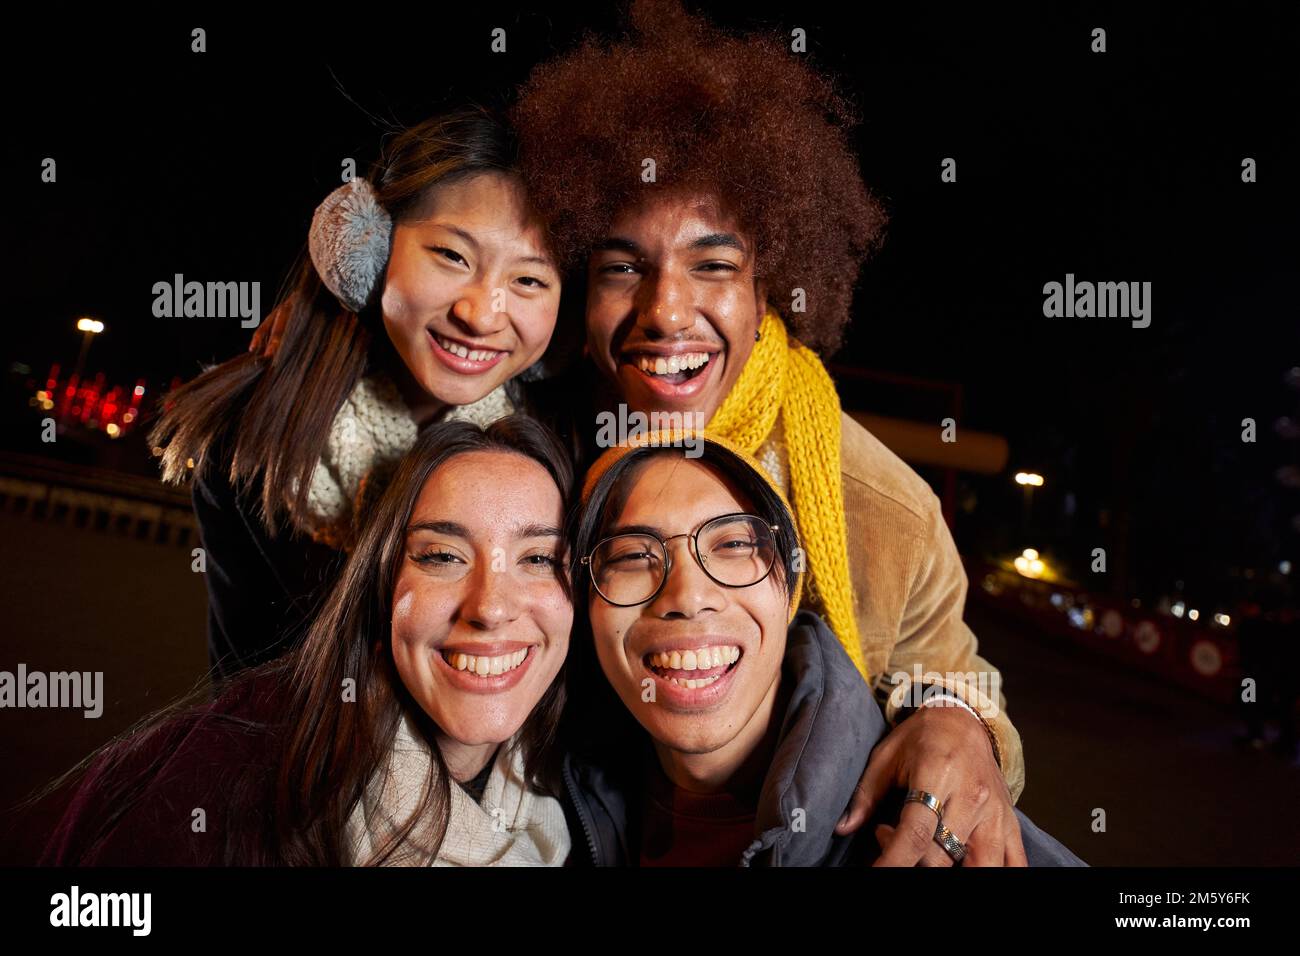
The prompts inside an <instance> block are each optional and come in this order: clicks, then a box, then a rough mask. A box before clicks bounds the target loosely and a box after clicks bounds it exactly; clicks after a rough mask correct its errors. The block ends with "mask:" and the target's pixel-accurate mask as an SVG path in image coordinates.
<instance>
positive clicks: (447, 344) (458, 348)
mask: <svg viewBox="0 0 1300 956" xmlns="http://www.w3.org/2000/svg"><path fill="white" fill-rule="evenodd" d="M429 334H430V335H432V336H433V339H434V341H435V342H437V343H438V345H439V346H441V347H442V349H443V350H444V351H447V352H450V353H451V354H452V355H455V356H457V357H459V358H463V359H469V360H470V361H471V362H490V361H492V360H493V359H495V358H496V357H497V356H499V355H501V354H502V351H501V350H500V349H472V348H470V347H469V346H468V345H465V344H464V343H463V342H457V341H456V340H455V339H449V338H447V337H446V336H444V335H439V334H438V333H437V332H434V331H433V330H432V329H430V330H429Z"/></svg>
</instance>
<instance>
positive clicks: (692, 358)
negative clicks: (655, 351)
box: [636, 352, 709, 375]
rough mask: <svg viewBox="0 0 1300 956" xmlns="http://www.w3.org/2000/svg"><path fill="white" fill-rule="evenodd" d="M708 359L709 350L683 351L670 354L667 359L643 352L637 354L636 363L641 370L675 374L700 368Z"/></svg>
mask: <svg viewBox="0 0 1300 956" xmlns="http://www.w3.org/2000/svg"><path fill="white" fill-rule="evenodd" d="M708 360H709V353H708V352H683V353H682V354H680V355H670V356H669V357H668V358H666V359H665V358H663V357H662V356H655V355H645V354H642V355H638V356H637V359H636V365H637V368H639V369H640V370H641V371H643V372H650V373H652V374H654V375H673V374H675V373H677V372H686V371H689V370H690V369H696V368H699V367H700V366H701V365H704V364H705V363H706V362H708Z"/></svg>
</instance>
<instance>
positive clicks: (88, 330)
mask: <svg viewBox="0 0 1300 956" xmlns="http://www.w3.org/2000/svg"><path fill="white" fill-rule="evenodd" d="M77 331H78V332H81V333H83V335H82V337H81V354H80V355H78V356H77V369H76V371H75V372H73V373H72V375H73V378H75V379H76V380H77V381H78V382H80V381H81V373H82V371H83V370H84V369H85V367H86V354H87V353H88V352H89V351H90V343H91V341H92V340H93V339H94V337H95V336H96V335H98V334H99V333H100V332H103V331H104V323H103V322H101V321H99V319H90V318H82V319H77Z"/></svg>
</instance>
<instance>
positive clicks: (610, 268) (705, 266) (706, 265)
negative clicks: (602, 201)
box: [598, 260, 740, 275]
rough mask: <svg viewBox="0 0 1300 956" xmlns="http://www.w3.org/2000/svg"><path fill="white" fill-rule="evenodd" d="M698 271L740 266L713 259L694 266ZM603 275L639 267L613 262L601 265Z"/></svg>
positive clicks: (619, 273) (624, 272)
mask: <svg viewBox="0 0 1300 956" xmlns="http://www.w3.org/2000/svg"><path fill="white" fill-rule="evenodd" d="M694 268H695V270H696V271H698V272H739V271H740V267H739V266H737V265H736V264H735V263H734V262H725V261H722V260H713V261H711V262H702V263H700V264H699V265H698V266H695V267H694ZM598 271H599V272H600V273H601V274H602V275H631V274H632V273H634V272H637V271H638V269H637V267H636V266H634V265H633V264H632V263H630V262H611V263H610V264H609V265H606V266H601V267H600V269H599V270H598Z"/></svg>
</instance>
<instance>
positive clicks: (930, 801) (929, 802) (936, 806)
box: [903, 790, 943, 820]
mask: <svg viewBox="0 0 1300 956" xmlns="http://www.w3.org/2000/svg"><path fill="white" fill-rule="evenodd" d="M903 802H904V803H919V804H921V805H922V806H923V807H927V808H928V809H930V810H933V811H934V815H935V816H936V817H938V818H939V819H940V820H942V819H943V801H942V800H940V799H939V798H938V797H936V796H935V795H934V794H932V793H931V792H930V791H928V790H909V791H907V796H905V797H904V798H903Z"/></svg>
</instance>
